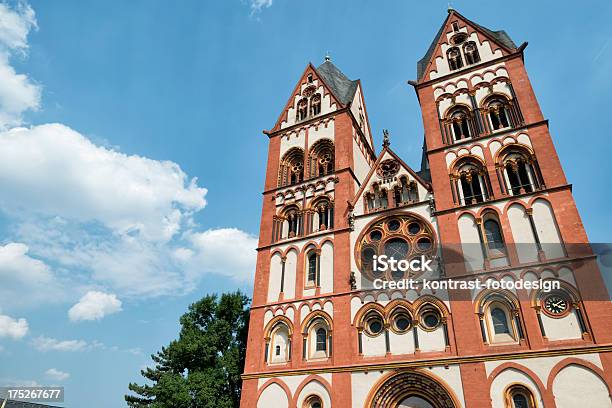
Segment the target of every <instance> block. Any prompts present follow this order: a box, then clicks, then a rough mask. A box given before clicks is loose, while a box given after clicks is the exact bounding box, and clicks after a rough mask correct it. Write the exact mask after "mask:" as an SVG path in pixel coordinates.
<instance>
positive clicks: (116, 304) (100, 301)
mask: <svg viewBox="0 0 612 408" xmlns="http://www.w3.org/2000/svg"><path fill="white" fill-rule="evenodd" d="M120 311H121V301H120V300H119V299H117V296H116V295H114V294H109V293H104V292H97V291H89V292H87V293H86V294H85V295H83V297H81V299H80V300H79V302H78V303H77V304H75V305H74V306H72V307H71V308H70V310H69V311H68V316H69V317H70V320H72V321H73V322H77V321H80V320H100V319H102V318H103V317H104V316H107V315H109V314H113V313H117V312H120Z"/></svg>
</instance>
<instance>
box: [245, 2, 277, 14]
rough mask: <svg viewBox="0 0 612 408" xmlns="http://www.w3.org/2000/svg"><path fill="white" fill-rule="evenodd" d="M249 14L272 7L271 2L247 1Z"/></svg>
mask: <svg viewBox="0 0 612 408" xmlns="http://www.w3.org/2000/svg"><path fill="white" fill-rule="evenodd" d="M249 4H250V6H251V12H252V13H257V12H259V11H261V10H262V9H264V8H268V7H270V6H272V0H249Z"/></svg>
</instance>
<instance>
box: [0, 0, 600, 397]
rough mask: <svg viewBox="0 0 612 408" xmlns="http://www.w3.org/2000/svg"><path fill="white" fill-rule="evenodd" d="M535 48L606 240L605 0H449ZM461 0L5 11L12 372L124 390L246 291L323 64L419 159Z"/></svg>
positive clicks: (580, 194)
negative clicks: (441, 49) (284, 153)
mask: <svg viewBox="0 0 612 408" xmlns="http://www.w3.org/2000/svg"><path fill="white" fill-rule="evenodd" d="M453 6H454V7H455V8H457V9H458V10H459V11H460V12H461V13H462V14H464V15H465V16H467V17H468V18H471V19H473V20H475V21H476V22H478V23H480V24H482V25H484V26H486V27H489V28H491V29H504V30H506V31H507V32H508V33H509V34H510V36H511V37H512V38H513V39H514V41H515V42H516V43H518V44H520V43H522V42H523V41H529V46H528V47H527V50H526V64H527V69H528V72H529V75H530V78H531V80H532V81H533V86H534V88H535V91H536V94H537V96H538V98H539V102H540V104H541V107H542V109H543V111H544V114H545V117H547V118H548V119H549V120H550V129H551V133H552V136H553V138H554V140H555V144H556V146H557V150H558V153H559V156H560V158H561V160H562V163H563V165H564V168H565V171H566V174H567V177H568V179H569V181H570V182H571V183H573V184H574V194H575V198H576V201H577V204H578V207H579V210H580V211H581V214H582V217H583V221H584V223H585V225H586V228H587V232H588V234H589V237H590V238H591V240H592V241H595V242H608V241H610V233H609V230H610V227H611V226H612V215H611V214H610V211H609V205H608V204H607V203H609V202H610V200H611V199H612V196H611V193H610V191H609V188H608V186H609V181H608V180H607V178H608V177H609V175H610V174H612V161H611V160H610V159H609V156H610V153H611V150H610V147H609V139H610V136H611V131H610V124H609V116H610V115H609V114H608V113H607V111H608V110H609V109H608V108H607V106H608V101H609V91H610V89H611V88H612V76H610V74H609V73H610V72H612V44H611V42H612V41H611V38H612V26H610V24H609V21H610V18H611V17H612V15H611V14H612V3H610V2H606V1H599V2H592V1H585V2H581V3H580V7H576V5H575V3H571V4H570V3H568V4H566V3H563V2H557V1H555V2H553V1H541V2H530V1H529V2H528V1H525V2H497V3H495V5H494V6H492V3H491V2H490V1H454V2H453ZM446 7H447V2H445V1H433V2H412V1H405V0H404V1H400V0H398V1H379V2H372V1H367V0H363V1H352V2H341V1H335V2H330V1H326V0H314V1H310V2H298V1H295V0H273V1H272V0H257V1H255V0H254V1H247V0H243V1H241V0H225V1H196V0H194V1H182V2H175V3H171V2H167V1H165V2H162V1H153V0H150V1H144V0H143V1H132V2H119V1H117V2H108V1H106V2H90V1H64V2H49V1H31V2H30V3H25V2H19V3H17V2H9V3H2V6H1V7H0V44H1V45H0V127H1V130H0V233H1V235H0V237H1V238H0V383H4V384H13V383H22V384H25V383H37V384H40V385H46V384H62V385H64V386H65V387H66V406H71V407H85V406H87V407H91V408H101V407H117V406H125V404H124V403H123V394H124V393H125V392H126V391H127V384H128V382H130V381H141V377H140V375H139V370H140V368H141V367H143V366H145V365H147V364H149V363H150V359H149V357H148V356H149V354H151V353H153V352H154V351H156V350H158V349H159V348H160V347H161V346H162V345H165V344H166V343H167V342H168V341H170V340H171V339H172V338H174V337H175V336H176V334H177V329H178V323H177V320H178V317H179V316H180V315H181V314H182V313H183V312H184V310H185V309H186V307H187V305H188V304H189V303H191V302H193V301H195V300H197V299H198V298H200V297H201V296H202V295H204V294H207V293H211V292H222V291H226V290H233V289H236V288H241V289H243V290H245V291H247V292H248V293H250V292H251V283H250V281H251V278H252V270H253V266H254V263H253V261H254V251H252V250H251V248H253V247H254V246H255V242H256V234H257V232H258V225H259V217H260V212H261V204H260V200H261V190H262V186H263V177H264V168H265V160H266V154H267V138H266V137H265V136H264V135H263V134H262V133H261V131H262V129H269V128H271V127H272V126H273V125H274V122H275V121H276V118H277V116H278V114H279V113H280V110H281V109H282V107H283V106H284V104H285V102H286V100H287V98H288V96H289V93H290V92H291V90H292V89H293V87H294V85H295V83H296V81H297V80H298V78H299V75H300V74H301V72H302V71H303V69H304V67H305V65H306V64H307V63H308V61H312V62H313V63H315V65H317V64H319V63H321V62H322V60H323V57H324V55H325V54H326V52H327V51H329V52H330V54H331V56H332V59H333V62H334V63H335V64H336V65H337V66H338V67H339V68H340V69H342V70H343V71H344V72H345V74H347V75H348V76H349V77H350V78H353V79H355V78H361V80H362V83H363V87H364V92H365V98H366V104H367V107H368V113H369V116H370V121H371V124H372V130H373V131H374V133H375V141H376V143H377V145H379V144H380V142H381V130H382V128H387V129H389V130H390V132H391V138H392V139H391V140H392V145H393V148H394V150H395V151H396V152H397V153H399V154H400V155H402V157H403V158H404V159H405V160H406V161H407V162H408V163H409V164H411V165H413V166H415V167H418V165H419V157H420V148H421V142H422V133H423V127H422V122H421V116H420V111H419V107H418V102H417V99H416V97H415V94H414V91H413V89H412V88H411V87H410V86H408V85H407V84H406V81H407V80H409V79H415V65H416V61H417V60H418V59H419V58H421V56H422V55H423V54H424V52H425V50H426V49H427V47H428V46H429V43H430V42H431V40H432V38H433V36H434V34H435V33H436V32H437V30H438V28H439V26H440V24H441V23H442V21H443V19H444V18H445V16H446Z"/></svg>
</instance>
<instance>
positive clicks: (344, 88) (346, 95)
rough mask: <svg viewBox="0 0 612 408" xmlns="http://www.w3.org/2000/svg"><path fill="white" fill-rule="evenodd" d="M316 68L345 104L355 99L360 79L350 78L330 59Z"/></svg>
mask: <svg viewBox="0 0 612 408" xmlns="http://www.w3.org/2000/svg"><path fill="white" fill-rule="evenodd" d="M316 70H317V73H318V74H319V75H320V76H321V77H322V78H323V81H325V83H326V84H327V85H328V86H329V87H330V88H331V90H332V92H333V93H334V95H335V96H336V97H337V98H338V99H340V102H341V103H342V104H343V105H346V104H348V103H350V102H352V101H353V98H354V96H355V91H356V90H357V83H358V81H352V80H350V79H348V78H347V76H346V75H344V74H343V73H342V71H340V70H339V69H338V67H336V66H335V65H334V64H333V63H332V62H331V61H329V60H328V61H325V62H324V63H323V64H321V65H319V66H318V67H317V68H316Z"/></svg>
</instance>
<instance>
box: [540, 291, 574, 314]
mask: <svg viewBox="0 0 612 408" xmlns="http://www.w3.org/2000/svg"><path fill="white" fill-rule="evenodd" d="M542 305H543V306H544V310H545V311H547V312H548V313H549V314H551V315H553V316H560V315H563V314H565V312H566V311H567V310H568V309H569V301H568V300H567V298H566V297H565V296H564V295H563V294H560V293H553V294H551V295H548V296H546V297H545V298H544V300H543V302H542Z"/></svg>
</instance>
